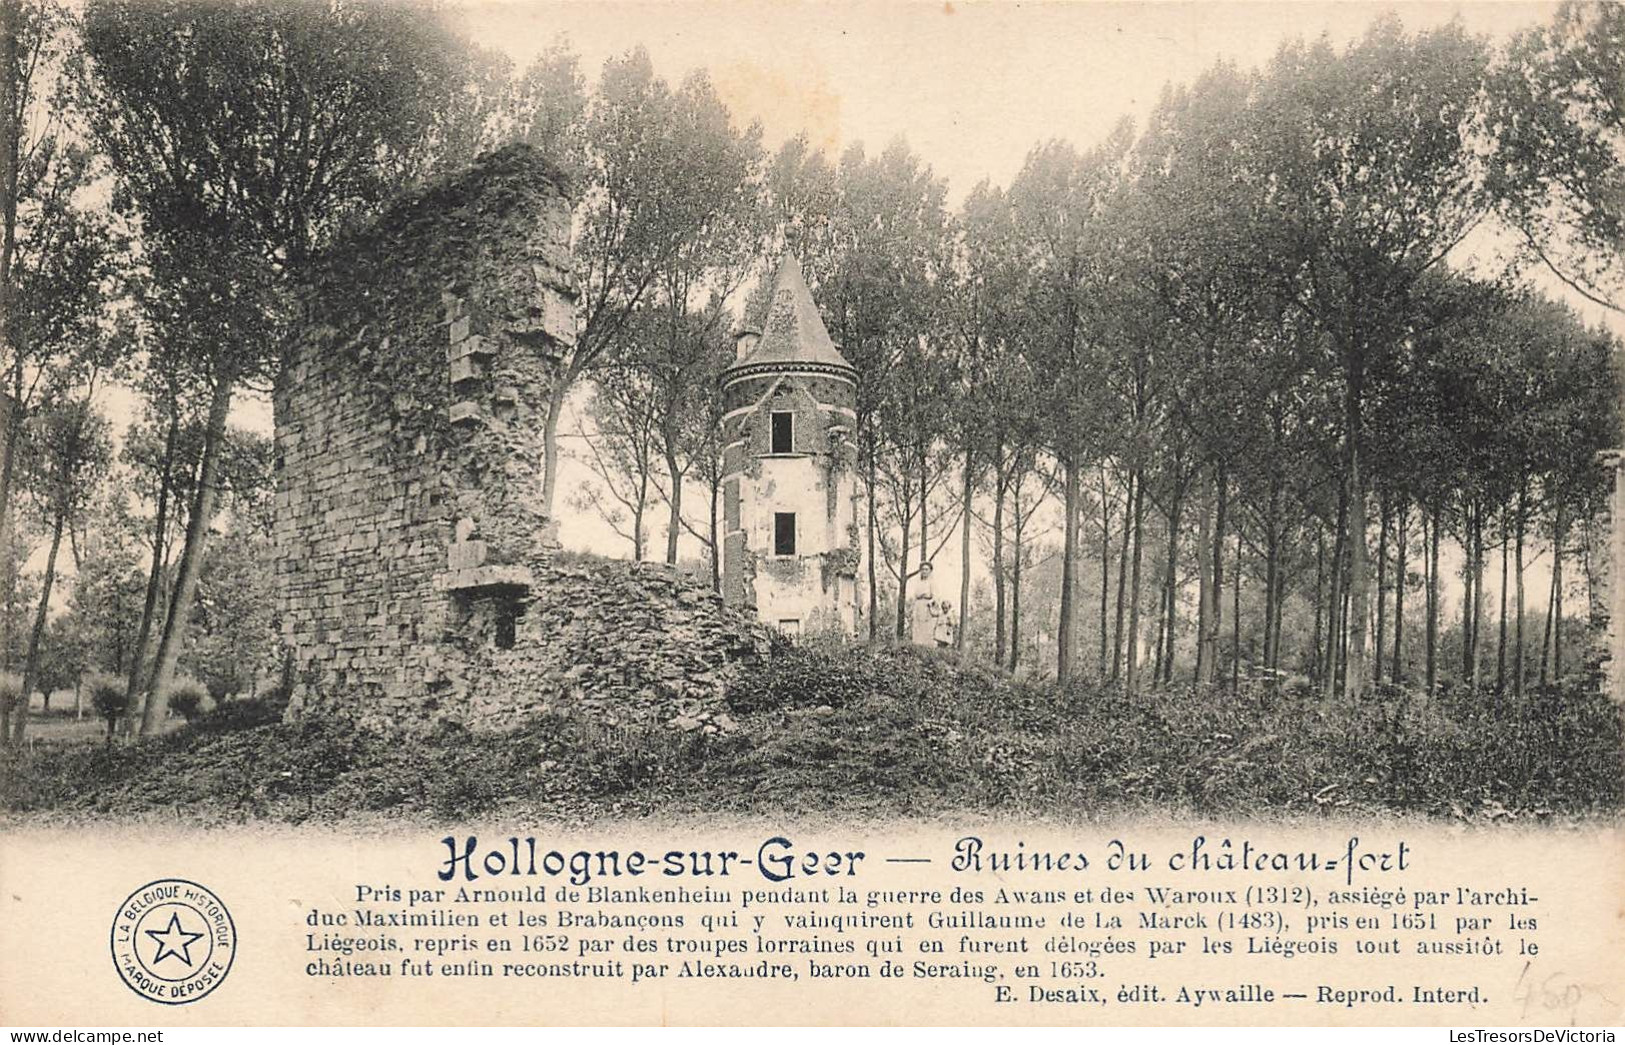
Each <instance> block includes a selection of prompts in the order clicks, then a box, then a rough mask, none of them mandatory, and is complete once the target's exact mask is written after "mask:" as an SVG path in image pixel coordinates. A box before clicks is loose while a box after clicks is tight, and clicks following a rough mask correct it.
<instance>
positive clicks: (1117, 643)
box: [1111, 475, 1134, 681]
mask: <svg viewBox="0 0 1625 1045" xmlns="http://www.w3.org/2000/svg"><path fill="white" fill-rule="evenodd" d="M1133 504H1134V477H1133V476H1132V475H1130V476H1129V480H1128V486H1127V487H1126V492H1125V496H1124V498H1123V522H1124V526H1123V546H1122V547H1121V548H1119V549H1118V551H1117V610H1116V617H1117V620H1116V623H1115V626H1114V627H1113V628H1112V670H1111V678H1112V680H1113V681H1116V680H1117V679H1119V678H1122V677H1123V610H1124V609H1125V608H1126V607H1125V605H1124V599H1125V597H1126V595H1127V592H1128V554H1129V543H1130V541H1129V538H1130V530H1131V528H1132V527H1131V524H1130V522H1129V517H1130V516H1131V515H1132V514H1133V508H1132V506H1133Z"/></svg>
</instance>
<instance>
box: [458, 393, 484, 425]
mask: <svg viewBox="0 0 1625 1045" xmlns="http://www.w3.org/2000/svg"><path fill="white" fill-rule="evenodd" d="M451 423H452V424H454V425H477V424H479V423H480V407H479V404H478V403H475V402H474V401H472V400H469V399H464V400H461V401H459V402H456V403H453V404H451Z"/></svg>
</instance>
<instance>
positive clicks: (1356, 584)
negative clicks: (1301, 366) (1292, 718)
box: [1343, 369, 1371, 701]
mask: <svg viewBox="0 0 1625 1045" xmlns="http://www.w3.org/2000/svg"><path fill="white" fill-rule="evenodd" d="M1352 377H1353V379H1352V380H1351V381H1350V382H1349V390H1348V391H1349V403H1348V427H1347V429H1346V431H1347V432H1348V433H1349V455H1348V456H1349V463H1348V499H1349V513H1348V531H1349V537H1348V542H1349V581H1348V586H1349V610H1348V613H1349V615H1348V618H1347V625H1346V626H1347V630H1348V650H1349V651H1348V657H1347V660H1346V662H1345V665H1344V684H1343V688H1344V692H1345V693H1346V694H1347V695H1348V697H1349V699H1350V700H1355V701H1358V700H1359V699H1360V698H1362V697H1364V696H1365V694H1366V685H1367V683H1368V682H1369V680H1370V679H1369V676H1368V674H1367V672H1366V657H1367V650H1366V629H1367V627H1369V620H1368V619H1367V614H1369V613H1370V611H1371V563H1370V552H1369V551H1368V550H1367V548H1366V508H1367V505H1366V481H1365V473H1364V471H1363V470H1362V469H1363V467H1364V461H1363V460H1362V459H1361V456H1360V454H1361V441H1362V439H1363V436H1364V422H1363V420H1362V416H1361V411H1362V409H1363V402H1364V401H1363V399H1362V394H1363V393H1362V389H1363V385H1364V375H1363V373H1362V372H1361V371H1360V370H1358V369H1356V371H1355V372H1354V374H1353V375H1352Z"/></svg>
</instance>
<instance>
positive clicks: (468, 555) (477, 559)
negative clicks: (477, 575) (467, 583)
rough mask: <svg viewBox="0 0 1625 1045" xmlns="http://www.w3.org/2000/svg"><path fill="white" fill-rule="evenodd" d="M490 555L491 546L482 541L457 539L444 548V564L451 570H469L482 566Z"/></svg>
mask: <svg viewBox="0 0 1625 1045" xmlns="http://www.w3.org/2000/svg"><path fill="white" fill-rule="evenodd" d="M490 555H491V546H490V545H488V544H487V543H485V542H484V541H459V542H457V543H456V544H453V545H451V546H450V547H449V548H447V549H446V565H447V566H449V567H451V569H453V570H471V569H473V568H475V567H476V566H484V565H485V560H486V559H488V558H489V557H490Z"/></svg>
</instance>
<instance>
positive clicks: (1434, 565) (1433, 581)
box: [1422, 505, 1441, 697]
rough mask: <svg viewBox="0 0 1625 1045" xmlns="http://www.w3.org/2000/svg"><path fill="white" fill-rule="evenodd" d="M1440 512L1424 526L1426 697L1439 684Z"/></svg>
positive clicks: (1435, 509)
mask: <svg viewBox="0 0 1625 1045" xmlns="http://www.w3.org/2000/svg"><path fill="white" fill-rule="evenodd" d="M1440 514H1441V513H1440V511H1439V508H1438V506H1437V505H1435V506H1434V508H1433V513H1432V518H1431V519H1430V520H1428V521H1427V523H1426V525H1425V526H1424V528H1423V529H1424V532H1423V534H1422V538H1423V540H1424V541H1426V542H1427V695H1428V696H1429V697H1432V696H1433V693H1434V691H1435V690H1436V689H1437V688H1438V684H1439V523H1440V521H1441V520H1440V518H1439V516H1440Z"/></svg>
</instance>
